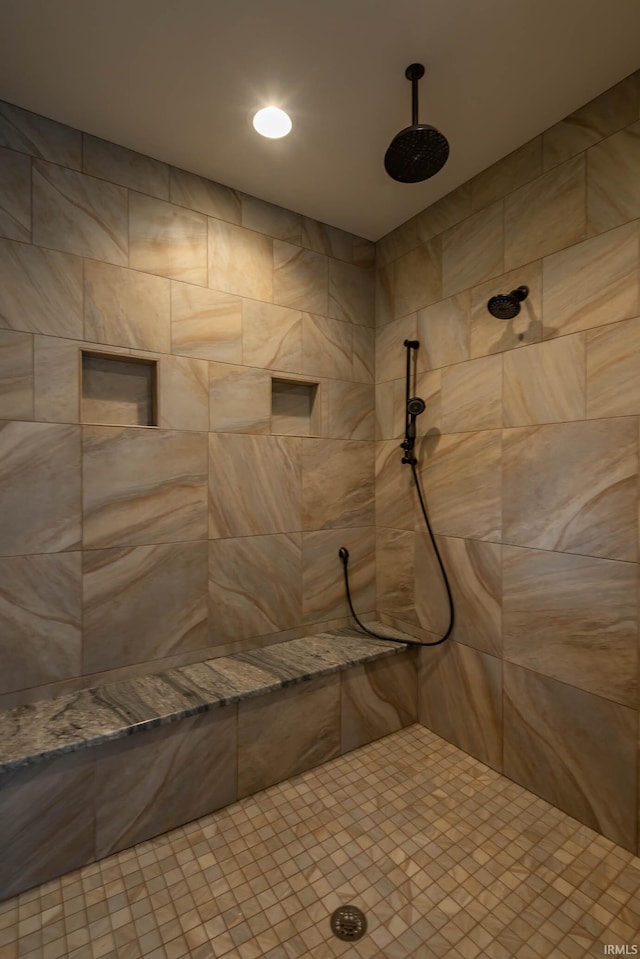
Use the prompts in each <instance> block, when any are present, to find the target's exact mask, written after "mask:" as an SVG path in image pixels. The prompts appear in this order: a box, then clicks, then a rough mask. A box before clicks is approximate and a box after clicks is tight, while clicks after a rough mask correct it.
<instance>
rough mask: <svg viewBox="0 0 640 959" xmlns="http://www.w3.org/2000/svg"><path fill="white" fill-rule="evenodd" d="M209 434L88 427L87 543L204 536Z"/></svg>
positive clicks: (140, 542) (101, 544)
mask: <svg viewBox="0 0 640 959" xmlns="http://www.w3.org/2000/svg"><path fill="white" fill-rule="evenodd" d="M206 443H207V441H206V436H204V435H202V434H199V433H178V432H173V431H170V430H149V429H135V428H129V427H112V426H85V427H83V435H82V447H83V450H82V454H83V510H84V546H85V549H96V548H98V547H107V546H136V545H143V544H145V545H146V544H150V543H166V542H170V543H176V542H182V541H184V540H193V539H206V536H207V447H206Z"/></svg>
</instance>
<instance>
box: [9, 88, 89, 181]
mask: <svg viewBox="0 0 640 959" xmlns="http://www.w3.org/2000/svg"><path fill="white" fill-rule="evenodd" d="M0 146H3V147H8V148H9V149H10V150H17V151H18V152H20V153H26V154H28V155H29V156H33V157H38V158H39V159H41V160H51V162H52V163H60V164H61V165H62V166H66V167H71V168H72V169H74V170H79V169H80V164H81V158H82V134H81V133H80V131H79V130H74V129H72V128H71V127H67V126H65V125H64V124H62V123H57V122H56V121H55V120H49V119H47V117H41V116H38V114H37V113H31V112H30V111H29V110H22V109H21V108H20V107H16V106H14V105H13V104H11V103H5V102H4V101H2V100H0Z"/></svg>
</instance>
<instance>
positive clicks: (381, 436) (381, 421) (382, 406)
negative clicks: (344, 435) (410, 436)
mask: <svg viewBox="0 0 640 959" xmlns="http://www.w3.org/2000/svg"><path fill="white" fill-rule="evenodd" d="M423 375H424V374H423ZM431 376H437V377H438V378H439V377H440V371H439V370H437V371H436V372H434V373H432V374H431ZM375 389H376V420H375V424H376V432H375V439H376V440H391V439H395V440H397V441H398V448H399V446H400V443H399V441H400V438H401V437H403V436H404V426H405V419H406V417H405V411H404V404H405V386H404V382H403V381H402V380H387V382H386V383H379V384H378V385H377V386H376V388H375ZM420 395H421V396H422V393H421V394H420Z"/></svg>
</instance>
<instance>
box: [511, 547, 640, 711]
mask: <svg viewBox="0 0 640 959" xmlns="http://www.w3.org/2000/svg"><path fill="white" fill-rule="evenodd" d="M503 556H504V657H505V659H506V660H508V662H511V663H516V664H518V665H519V666H524V667H526V668H527V669H531V670H533V671H534V672H536V673H542V675H544V676H550V677H551V678H552V679H559V680H561V681H562V682H565V683H569V685H571V686H577V687H578V688H579V689H584V690H585V691H586V692H591V693H595V694H596V695H597V696H602V697H603V698H605V699H611V700H613V701H614V702H618V703H622V704H623V705H625V706H632V707H636V706H637V702H638V687H637V666H638V649H637V647H638V616H637V614H638V609H637V606H638V604H637V597H636V592H637V590H636V585H637V568H636V566H635V565H634V564H633V563H617V562H614V561H612V560H609V559H593V558H592V557H590V556H589V557H587V556H573V555H569V554H562V553H550V552H544V551H542V550H531V549H518V548H517V547H515V546H505V547H504V554H503Z"/></svg>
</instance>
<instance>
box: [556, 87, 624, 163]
mask: <svg viewBox="0 0 640 959" xmlns="http://www.w3.org/2000/svg"><path fill="white" fill-rule="evenodd" d="M639 102H640V77H639V76H638V74H637V73H632V74H631V76H629V77H626V78H625V79H624V80H622V81H621V82H620V83H617V84H616V85H615V86H613V87H611V88H610V89H609V90H605V92H604V93H602V94H600V96H598V97H596V98H595V100H591V101H590V102H589V103H587V104H585V106H583V107H580V109H579V110H576V111H575V112H574V113H570V114H569V116H568V117H565V119H564V120H561V121H560V122H559V123H556V124H555V125H554V126H552V127H550V128H549V129H548V130H546V131H545V132H544V133H543V135H542V140H543V154H544V168H545V170H549V169H550V168H551V167H553V166H557V164H558V163H563V162H564V160H568V159H569V157H572V156H575V155H576V153H582V151H583V150H587V149H588V148H589V147H591V146H593V144H594V143H597V142H598V141H599V140H603V139H604V138H605V137H610V136H611V134H612V133H615V132H616V130H621V129H622V127H626V126H627V125H628V124H629V123H633V121H634V120H637V118H638V103H639Z"/></svg>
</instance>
